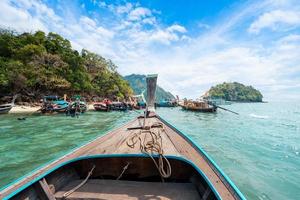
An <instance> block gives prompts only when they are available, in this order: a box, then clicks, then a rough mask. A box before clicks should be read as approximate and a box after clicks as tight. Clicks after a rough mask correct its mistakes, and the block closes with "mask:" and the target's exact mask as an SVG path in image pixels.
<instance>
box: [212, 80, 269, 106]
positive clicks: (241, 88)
mask: <svg viewBox="0 0 300 200" xmlns="http://www.w3.org/2000/svg"><path fill="white" fill-rule="evenodd" d="M208 96H209V97H211V98H222V99H224V100H226V101H238V102H262V98H263V95H262V94H261V92H260V91H258V90H257V89H255V88H253V87H252V86H245V85H243V84H241V83H237V82H233V83H226V82H224V83H222V84H218V85H216V86H213V87H211V88H210V89H209V91H208Z"/></svg>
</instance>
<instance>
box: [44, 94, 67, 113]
mask: <svg viewBox="0 0 300 200" xmlns="http://www.w3.org/2000/svg"><path fill="white" fill-rule="evenodd" d="M68 105H69V103H68V102H67V101H65V100H61V99H60V98H59V97H58V96H55V95H54V96H44V99H43V105H42V107H41V112H42V113H54V112H61V113H64V112H66V110H67V108H68Z"/></svg>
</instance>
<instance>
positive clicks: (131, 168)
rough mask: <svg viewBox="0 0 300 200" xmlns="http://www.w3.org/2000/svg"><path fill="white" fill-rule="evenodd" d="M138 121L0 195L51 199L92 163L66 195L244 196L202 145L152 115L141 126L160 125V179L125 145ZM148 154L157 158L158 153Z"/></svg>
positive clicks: (149, 163)
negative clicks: (164, 174)
mask: <svg viewBox="0 0 300 200" xmlns="http://www.w3.org/2000/svg"><path fill="white" fill-rule="evenodd" d="M142 123H143V118H137V119H135V120H133V121H131V122H129V123H127V124H126V125H124V126H121V127H120V128H118V129H116V130H114V131H111V132H110V133H108V134H106V135H103V136H101V137H99V138H96V139H95V140H93V141H91V142H89V143H87V144H86V145H84V146H82V147H80V148H78V149H76V150H74V151H72V152H70V153H69V154H67V155H65V156H63V157H61V158H59V159H57V160H56V161H54V162H52V163H50V164H48V165H47V166H44V167H42V168H40V169H39V170H37V171H35V172H33V173H32V174H30V175H28V176H26V177H25V178H24V179H21V180H20V181H17V182H14V183H13V184H11V185H9V186H8V187H6V188H5V189H3V190H2V191H1V192H0V197H1V198H3V199H8V198H12V199H26V198H27V199H51V195H52V197H53V198H54V199H55V198H56V199H61V198H62V195H63V194H65V193H66V192H67V191H69V190H70V189H72V188H73V187H74V186H76V185H78V184H80V182H82V180H84V179H85V177H86V176H87V174H89V172H90V171H91V169H93V167H95V168H94V171H93V173H92V175H91V177H90V178H89V180H87V182H86V183H85V184H83V186H81V187H80V188H79V189H78V190H76V191H75V192H74V193H72V194H71V195H70V196H68V198H67V199H84V198H90V199H244V197H243V195H242V194H241V193H240V192H239V190H238V189H237V188H236V186H234V184H233V183H232V182H231V181H230V179H229V178H228V177H227V176H226V175H225V174H224V173H223V172H222V171H221V170H220V169H219V167H218V166H217V165H216V164H215V163H214V162H213V161H212V160H211V159H210V158H209V156H208V155H207V154H206V153H205V152H204V151H203V150H202V149H201V148H199V147H197V146H196V145H195V144H194V143H193V142H192V141H191V140H190V139H189V138H188V137H187V136H186V135H184V134H183V133H181V132H180V131H178V130H177V129H176V128H175V127H173V126H172V125H171V124H169V123H167V122H166V121H164V120H163V119H162V118H160V117H159V116H153V117H151V118H147V120H146V127H150V126H153V124H157V123H160V124H162V125H163V129H162V130H163V131H161V132H160V135H161V141H162V147H163V153H164V155H165V156H166V158H167V159H168V160H169V162H170V166H171V167H172V173H171V176H170V177H168V178H164V179H163V182H162V178H161V176H160V174H159V172H158V170H157V168H156V166H155V164H154V163H153V160H152V159H151V158H150V157H149V156H148V155H146V154H143V153H141V149H140V148H139V146H135V147H134V148H131V147H129V146H128V139H129V138H130V137H131V136H132V135H134V134H137V133H139V132H140V131H141V129H139V128H138V127H141V125H142ZM153 127H154V126H153ZM153 129H155V127H154V128H153ZM153 157H154V158H153V159H154V160H156V161H157V160H158V155H153ZM126 165H128V166H127V167H128V169H127V168H126V169H127V170H126V171H124V174H123V170H124V168H125V166H126ZM120 176H121V178H120V179H119V177H120ZM116 179H118V180H116ZM101 188H102V189H101ZM180 194H181V196H180ZM147 195H150V196H147ZM151 195H152V196H151ZM182 195H183V196H182ZM184 196H185V197H184Z"/></svg>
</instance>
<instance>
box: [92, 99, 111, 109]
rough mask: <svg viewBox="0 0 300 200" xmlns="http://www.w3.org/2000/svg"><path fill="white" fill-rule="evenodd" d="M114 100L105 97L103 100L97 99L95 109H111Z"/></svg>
mask: <svg viewBox="0 0 300 200" xmlns="http://www.w3.org/2000/svg"><path fill="white" fill-rule="evenodd" d="M111 103H112V102H111V101H110V100H109V99H104V100H103V101H97V102H94V103H93V106H94V109H95V110H96V111H106V112H107V111H109V110H110V106H109V105H110V104H111Z"/></svg>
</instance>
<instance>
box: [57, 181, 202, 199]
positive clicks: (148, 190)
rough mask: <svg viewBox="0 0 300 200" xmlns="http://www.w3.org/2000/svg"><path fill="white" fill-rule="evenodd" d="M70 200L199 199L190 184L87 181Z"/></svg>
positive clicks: (59, 197)
mask: <svg viewBox="0 0 300 200" xmlns="http://www.w3.org/2000/svg"><path fill="white" fill-rule="evenodd" d="M81 181H82V180H76V181H73V182H71V183H69V184H68V185H66V186H65V187H64V188H63V189H62V190H61V191H59V192H57V193H56V194H55V198H56V199H57V200H63V194H64V193H65V192H67V191H69V190H71V189H72V188H74V187H75V186H77V185H78V184H79V183H80V182H81ZM67 199H70V200H75V199H76V200H80V199H95V200H96V199H101V200H110V199H114V200H138V199H139V200H146V199H147V200H150V199H153V200H154V199H160V200H170V199H172V200H181V199H190V200H196V199H200V196H199V193H198V191H197V189H196V187H195V186H194V185H193V184H191V183H157V182H140V181H117V180H93V179H92V180H89V181H88V182H87V183H86V184H84V185H83V186H82V187H81V188H79V189H78V190H76V191H75V192H74V193H72V194H71V195H70V196H68V197H67Z"/></svg>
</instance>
